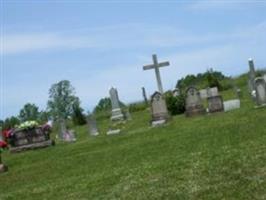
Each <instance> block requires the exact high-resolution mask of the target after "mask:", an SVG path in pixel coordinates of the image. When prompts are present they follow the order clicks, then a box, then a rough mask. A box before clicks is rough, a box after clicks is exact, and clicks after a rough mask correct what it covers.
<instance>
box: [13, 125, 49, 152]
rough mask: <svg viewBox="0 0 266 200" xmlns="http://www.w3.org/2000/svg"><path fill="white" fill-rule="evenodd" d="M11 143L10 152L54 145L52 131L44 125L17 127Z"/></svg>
mask: <svg viewBox="0 0 266 200" xmlns="http://www.w3.org/2000/svg"><path fill="white" fill-rule="evenodd" d="M9 143H10V145H11V147H10V152H12V153H13V152H20V151H24V150H28V149H37V148H43V147H48V146H51V145H53V142H52V140H51V139H50V132H49V131H48V130H44V129H43V128H42V127H35V128H26V129H17V130H15V131H14V132H12V134H11V136H10V138H9Z"/></svg>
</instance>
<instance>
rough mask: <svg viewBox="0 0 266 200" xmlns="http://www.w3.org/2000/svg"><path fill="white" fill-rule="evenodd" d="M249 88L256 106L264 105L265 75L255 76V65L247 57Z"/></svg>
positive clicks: (265, 104) (265, 92)
mask: <svg viewBox="0 0 266 200" xmlns="http://www.w3.org/2000/svg"><path fill="white" fill-rule="evenodd" d="M248 85H249V90H250V93H251V96H252V97H253V99H254V100H255V101H256V104H257V106H266V75H264V76H262V77H256V71H255V65H254V62H253V60H252V59H249V80H248Z"/></svg>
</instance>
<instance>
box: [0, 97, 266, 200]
mask: <svg viewBox="0 0 266 200" xmlns="http://www.w3.org/2000/svg"><path fill="white" fill-rule="evenodd" d="M230 95H232V94H231V93H230V92H228V93H227V92H225V93H224V96H226V98H227V99H230ZM244 96H245V95H244ZM241 103H242V107H241V109H239V110H235V111H232V112H228V113H217V114H213V115H206V116H202V117H195V118H185V116H184V115H179V116H175V117H173V118H172V120H171V121H170V122H169V123H168V124H167V125H165V126H164V127H159V128H150V127H149V120H150V114H149V111H143V112H137V113H133V114H132V117H133V120H132V121H129V122H128V123H127V124H126V125H125V128H124V130H123V132H122V133H121V134H120V135H113V136H106V135H104V134H102V135H100V136H98V137H90V136H88V128H87V126H82V127H76V131H77V133H78V137H77V142H76V143H72V144H68V143H57V144H56V146H54V147H50V148H46V149H40V150H35V151H27V152H23V153H19V154H10V153H8V152H5V153H4V154H3V161H4V162H5V163H6V164H7V165H8V166H9V172H8V173H4V174H1V175H0V184H1V185H0V199H1V200H5V199H15V200H21V199H27V200H30V199H34V200H35V199H64V200H66V199H67V200H69V199H75V200H77V199H127V200H128V199H182V200H183V199H197V200H198V199H240V200H244V199H252V200H253V199H266V108H261V109H254V108H253V104H252V102H251V101H250V100H249V99H248V98H244V99H243V101H242V102H241ZM99 126H100V128H99V129H100V131H101V133H105V131H106V130H107V127H108V121H101V122H100V123H99Z"/></svg>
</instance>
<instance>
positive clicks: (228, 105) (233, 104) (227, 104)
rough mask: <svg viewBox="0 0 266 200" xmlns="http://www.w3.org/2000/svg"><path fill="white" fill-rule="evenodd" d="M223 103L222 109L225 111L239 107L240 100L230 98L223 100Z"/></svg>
mask: <svg viewBox="0 0 266 200" xmlns="http://www.w3.org/2000/svg"><path fill="white" fill-rule="evenodd" d="M223 104H224V111H225V112H228V111H231V110H235V109H239V108H240V100H239V99H232V100H228V101H224V103H223Z"/></svg>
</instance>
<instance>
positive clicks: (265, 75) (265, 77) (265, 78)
mask: <svg viewBox="0 0 266 200" xmlns="http://www.w3.org/2000/svg"><path fill="white" fill-rule="evenodd" d="M263 79H264V80H265V82H266V74H264V76H263Z"/></svg>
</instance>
